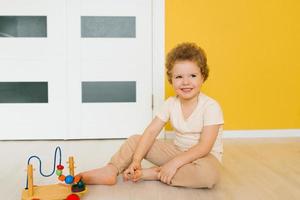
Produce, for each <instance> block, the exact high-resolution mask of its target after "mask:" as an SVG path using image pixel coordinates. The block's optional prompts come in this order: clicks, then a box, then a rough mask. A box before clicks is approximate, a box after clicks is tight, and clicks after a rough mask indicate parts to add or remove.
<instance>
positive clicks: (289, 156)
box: [0, 138, 300, 200]
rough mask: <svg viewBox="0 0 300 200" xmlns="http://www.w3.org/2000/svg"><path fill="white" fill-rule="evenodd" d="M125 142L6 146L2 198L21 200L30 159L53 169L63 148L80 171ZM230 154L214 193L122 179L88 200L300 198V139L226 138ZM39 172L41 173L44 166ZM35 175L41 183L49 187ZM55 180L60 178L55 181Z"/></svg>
mask: <svg viewBox="0 0 300 200" xmlns="http://www.w3.org/2000/svg"><path fill="white" fill-rule="evenodd" d="M121 143H122V141H121V140H110V141H107V140H97V141H35V142H29V141H18V142H16V141H6V142H4V141H0V156H1V165H0V170H1V173H0V181H1V188H0V191H1V199H6V200H10V199H11V200H16V199H21V191H22V189H23V187H24V182H25V173H26V171H25V169H26V162H27V158H28V155H30V154H42V155H41V159H42V160H43V165H44V166H46V167H47V166H48V168H49V169H50V168H51V167H52V165H53V164H52V160H53V150H54V149H55V146H56V145H60V146H61V147H62V149H63V155H64V156H65V157H66V156H68V155H69V153H73V155H74V153H75V159H76V160H75V165H76V166H77V168H76V170H77V172H78V171H82V170H86V169H90V168H94V167H96V166H101V165H103V164H105V163H106V162H107V160H108V159H109V157H110V156H111V155H112V154H113V153H114V152H115V151H116V150H117V149H118V147H119V146H120V145H121ZM25 147H26V148H25ZM224 150H225V151H224V152H225V153H224V158H223V169H222V178H221V181H220V182H219V184H217V185H216V187H215V188H214V189H211V190H209V189H187V188H179V187H171V186H167V185H165V184H163V183H160V182H157V181H149V182H140V183H130V182H126V183H124V182H123V181H122V180H121V178H119V182H118V184H117V185H115V186H89V187H88V190H89V191H88V193H87V194H86V195H85V196H84V197H83V198H82V200H84V199H87V200H101V199H105V200H118V199H120V200H135V199H136V200H140V199H143V200H147V199H149V200H150V199H151V200H164V199H172V200H182V199H188V200H193V199H195V200H196V199H197V200H198V199H203V200H210V199H213V200H214V199H216V200H222V199H225V200H227V199H228V200H231V199H233V200H248V199H249V200H258V199H262V200H269V199H270V200H277V199H278V200H294V199H295V200H298V199H300V138H276V139H225V140H224ZM91 152H93V154H91ZM45 160H47V161H45ZM34 164H35V165H37V163H36V162H35V163H34ZM144 164H145V165H149V163H144ZM35 168H36V171H38V166H35ZM43 168H44V167H43ZM49 169H46V170H44V172H45V171H50V170H49ZM35 173H36V175H35V184H44V183H47V182H46V181H44V179H45V178H44V177H41V176H39V175H38V174H37V173H38V172H35ZM53 181H54V183H55V181H56V178H55V177H54V179H52V180H50V182H52V183H53ZM4 183H5V184H4Z"/></svg>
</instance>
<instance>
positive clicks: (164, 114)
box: [156, 97, 172, 122]
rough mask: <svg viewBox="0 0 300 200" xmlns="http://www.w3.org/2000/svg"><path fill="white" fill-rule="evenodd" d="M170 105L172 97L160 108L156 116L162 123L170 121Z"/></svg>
mask: <svg viewBox="0 0 300 200" xmlns="http://www.w3.org/2000/svg"><path fill="white" fill-rule="evenodd" d="M171 104H172V97H170V98H168V99H167V100H166V101H165V102H164V103H163V104H162V106H161V108H160V109H159V111H158V112H157V113H156V116H157V117H158V118H159V119H161V120H162V121H163V122H167V121H169V119H170V107H171Z"/></svg>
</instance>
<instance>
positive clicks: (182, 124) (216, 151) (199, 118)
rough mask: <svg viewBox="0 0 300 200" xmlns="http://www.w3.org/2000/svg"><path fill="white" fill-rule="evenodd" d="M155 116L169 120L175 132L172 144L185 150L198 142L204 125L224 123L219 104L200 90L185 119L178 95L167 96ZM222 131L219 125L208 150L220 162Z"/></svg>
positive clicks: (165, 120)
mask: <svg viewBox="0 0 300 200" xmlns="http://www.w3.org/2000/svg"><path fill="white" fill-rule="evenodd" d="M156 116H157V117H158V118H159V119H161V120H162V121H164V122H167V121H169V120H170V122H171V124H172V126H173V128H174V130H175V133H176V137H175V140H174V145H175V146H176V147H178V148H179V149H180V150H181V151H187V150H188V149H190V148H191V147H192V146H194V145H196V144H197V143H198V142H199V139H200V137H201V132H202V129H203V127H204V126H208V125H216V124H224V120H223V113H222V109H221V107H220V106H219V104H218V103H217V102H216V101H215V100H214V99H212V98H210V97H208V96H206V95H205V94H203V93H202V92H200V94H199V96H198V104H197V106H196V108H195V110H194V111H193V112H192V114H191V115H190V116H189V117H188V118H187V119H184V117H183V113H182V110H181V103H180V100H179V98H178V97H169V98H168V99H167V100H166V101H165V102H164V104H163V106H162V108H161V110H160V111H159V112H158V113H157V114H156ZM222 132H223V126H221V127H220V129H219V133H218V136H217V139H216V141H215V143H214V146H213V148H212V150H211V152H210V153H211V154H213V155H214V156H215V157H216V158H217V159H218V160H219V161H220V162H221V161H222V153H223V143H222Z"/></svg>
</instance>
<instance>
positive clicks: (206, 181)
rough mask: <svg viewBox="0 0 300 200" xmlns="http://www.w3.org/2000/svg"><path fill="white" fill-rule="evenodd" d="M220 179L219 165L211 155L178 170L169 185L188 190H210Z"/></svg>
mask: <svg viewBox="0 0 300 200" xmlns="http://www.w3.org/2000/svg"><path fill="white" fill-rule="evenodd" d="M219 177H220V163H219V161H218V160H217V159H216V158H215V157H214V156H213V155H212V154H208V155H207V156H205V157H203V158H200V159H198V160H196V161H194V162H192V163H189V164H186V165H184V166H182V167H181V168H179V169H178V170H177V172H176V174H175V176H174V177H173V179H172V181H171V182H172V183H171V185H173V186H183V187H189V188H212V187H213V186H214V185H215V184H216V183H217V182H218V180H219Z"/></svg>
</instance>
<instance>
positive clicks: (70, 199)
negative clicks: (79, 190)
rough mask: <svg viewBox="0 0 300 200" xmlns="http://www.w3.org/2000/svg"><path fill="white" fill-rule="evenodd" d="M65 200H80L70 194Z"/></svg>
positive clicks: (75, 195)
mask: <svg viewBox="0 0 300 200" xmlns="http://www.w3.org/2000/svg"><path fill="white" fill-rule="evenodd" d="M66 200H80V198H79V196H78V195H77V194H70V195H69V196H68V197H67V198H66Z"/></svg>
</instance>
